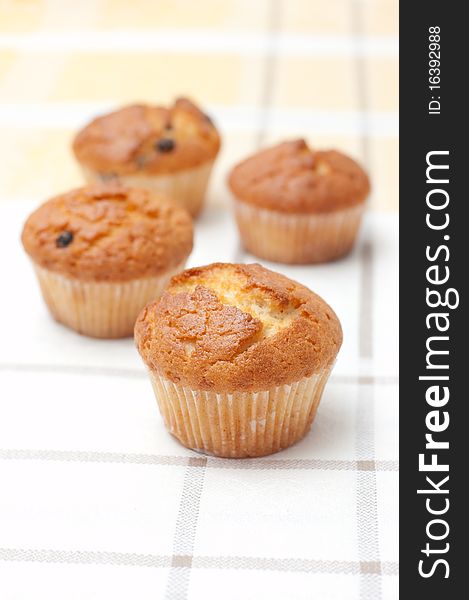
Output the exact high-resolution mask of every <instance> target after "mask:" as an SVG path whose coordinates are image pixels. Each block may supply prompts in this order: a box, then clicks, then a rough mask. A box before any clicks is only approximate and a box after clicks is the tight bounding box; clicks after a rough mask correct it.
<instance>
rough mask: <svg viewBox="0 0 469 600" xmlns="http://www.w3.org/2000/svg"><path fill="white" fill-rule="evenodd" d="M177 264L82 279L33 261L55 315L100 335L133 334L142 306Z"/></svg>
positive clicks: (84, 331)
mask: <svg viewBox="0 0 469 600" xmlns="http://www.w3.org/2000/svg"><path fill="white" fill-rule="evenodd" d="M184 265H185V261H184V262H183V263H181V264H180V265H179V266H178V267H176V268H174V269H171V270H170V271H167V272H165V273H164V274H161V275H159V276H158V277H147V278H142V279H134V280H131V281H124V282H102V281H96V282H95V281H80V280H79V279H71V278H69V277H66V276H64V275H62V274H60V273H55V272H53V271H50V270H48V269H44V268H43V267H40V266H38V265H36V264H34V269H35V271H36V275H37V278H38V280H39V285H40V287H41V291H42V295H43V297H44V300H45V302H46V304H47V306H48V308H49V310H50V312H51V314H52V316H53V317H54V318H55V319H56V320H57V321H59V322H60V323H62V324H63V325H66V326H67V327H70V328H71V329H74V330H75V331H78V333H82V334H84V335H88V336H91V337H97V338H120V337H127V336H131V335H133V330H134V325H135V321H136V319H137V316H138V314H139V312H140V310H141V309H142V308H143V307H144V306H145V304H147V303H148V302H150V301H151V300H154V299H156V298H158V297H159V296H160V295H161V293H162V291H163V289H164V288H165V287H166V285H167V283H168V282H169V280H170V278H171V277H172V276H173V275H175V274H176V273H179V272H180V271H182V270H183V269H184Z"/></svg>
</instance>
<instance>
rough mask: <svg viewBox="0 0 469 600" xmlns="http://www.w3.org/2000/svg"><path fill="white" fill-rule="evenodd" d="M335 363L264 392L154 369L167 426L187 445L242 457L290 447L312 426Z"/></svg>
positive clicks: (262, 454) (155, 386) (161, 409)
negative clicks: (179, 379)
mask: <svg viewBox="0 0 469 600" xmlns="http://www.w3.org/2000/svg"><path fill="white" fill-rule="evenodd" d="M330 371H331V368H328V369H325V370H323V371H321V372H320V373H316V374H314V375H311V376H310V377H305V378H303V379H301V380H300V381H297V382H295V383H292V384H291V385H280V386H277V387H273V388H271V389H270V390H266V391H261V392H235V393H231V394H229V393H216V392H207V391H202V390H193V389H190V388H188V387H184V386H182V385H179V384H177V383H173V382H172V381H169V380H168V379H166V378H164V377H162V376H161V375H159V374H158V373H157V372H156V371H153V370H150V378H151V382H152V385H153V389H154V392H155V395H156V398H157V401H158V405H159V408H160V412H161V414H162V416H163V419H164V422H165V425H166V428H167V429H168V431H169V432H170V433H172V434H173V435H174V436H175V437H176V438H177V439H178V440H179V441H180V442H181V443H182V444H183V445H184V446H186V447H188V448H191V449H192V450H196V451H198V452H203V453H206V454H210V455H214V456H220V457H227V458H244V457H255V456H265V455H267V454H272V453H274V452H278V451H279V450H282V449H283V448H288V447H289V446H291V445H292V444H295V443H296V442H298V441H299V440H301V439H302V438H303V437H304V436H305V435H306V433H307V432H308V431H309V429H310V427H311V424H312V422H313V420H314V417H315V415H316V411H317V408H318V405H319V401H320V400H321V396H322V392H323V389H324V386H325V384H326V381H327V379H328V377H329V374H330Z"/></svg>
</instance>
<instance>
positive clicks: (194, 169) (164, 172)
mask: <svg viewBox="0 0 469 600" xmlns="http://www.w3.org/2000/svg"><path fill="white" fill-rule="evenodd" d="M219 149H220V136H219V134H218V131H217V129H216V128H215V126H214V124H213V122H212V120H211V119H210V118H209V117H208V116H207V115H206V114H205V113H203V112H202V111H201V110H200V109H199V108H198V107H197V106H196V105H195V104H193V103H192V102H190V101H189V100H187V99H186V98H178V99H177V100H176V101H175V102H174V104H173V105H172V106H170V107H169V108H164V107H161V106H146V105H143V104H135V105H132V106H126V107H124V108H121V109H120V110H117V111H115V112H112V113H110V114H107V115H104V116H101V117H98V118H96V119H94V120H93V121H91V123H89V125H87V126H86V127H85V128H84V129H82V130H81V131H80V132H79V133H78V135H77V136H76V137H75V140H74V142H73V151H74V153H75V157H76V158H77V160H78V162H79V163H80V165H81V167H82V170H83V173H84V176H85V179H86V181H87V182H88V183H96V182H103V181H104V182H106V181H109V180H119V181H120V182H121V183H123V184H125V185H127V186H130V187H144V188H147V189H150V190H153V191H157V192H163V193H165V194H166V195H168V196H169V197H170V198H172V199H173V200H174V201H175V202H176V203H177V204H178V205H179V206H182V207H183V208H186V209H187V210H188V211H189V212H190V213H191V214H192V215H193V216H195V215H197V214H198V213H199V212H200V210H201V208H202V204H203V200H204V196H205V192H206V189H207V185H208V180H209V176H210V172H211V170H212V166H213V163H214V161H215V158H216V156H217V154H218V150H219Z"/></svg>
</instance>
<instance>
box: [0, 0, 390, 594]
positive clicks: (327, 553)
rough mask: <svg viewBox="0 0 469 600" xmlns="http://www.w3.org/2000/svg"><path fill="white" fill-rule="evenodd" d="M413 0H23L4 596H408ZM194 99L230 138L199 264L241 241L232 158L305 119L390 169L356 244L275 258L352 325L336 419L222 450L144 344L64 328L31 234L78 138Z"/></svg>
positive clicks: (0, 481) (8, 328)
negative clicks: (408, 43) (405, 28)
mask: <svg viewBox="0 0 469 600" xmlns="http://www.w3.org/2000/svg"><path fill="white" fill-rule="evenodd" d="M396 17H397V2H396V0H327V1H324V0H258V1H257V0H256V2H252V0H223V2H220V1H215V0H197V2H194V1H192V0H174V1H173V0H172V1H171V2H166V1H165V2H156V1H154V0H133V1H132V2H128V0H80V1H79V2H76V1H73V0H60V1H58V0H27V1H25V0H23V1H22V2H18V1H17V0H3V1H2V0H0V155H1V160H0V265H1V274H2V284H1V292H0V600H150V599H151V600H155V599H162V600H220V598H223V600H240V599H242V600H396V598H397V597H398V585H397V584H398V577H397V573H398V563H397V561H398V462H397V461H398V397H397V388H398V348H397V328H398V315H397V302H398V290H397V261H398V256H397V253H398V248H397V237H398V224H397V143H398V135H397V121H398V119H397V72H398V67H397V64H398V63H397V57H398V48H397V19H396ZM181 94H185V95H188V96H190V97H192V98H194V99H195V100H196V101H198V102H200V103H201V105H202V106H203V107H204V109H206V110H207V111H208V112H209V113H210V114H211V115H213V117H214V118H215V121H216V123H217V125H218V126H219V127H220V129H221V133H222V137H223V147H222V151H221V153H220V156H219V157H218V159H217V162H216V166H215V170H214V174H213V179H212V181H211V186H210V190H209V194H208V209H207V211H206V212H205V213H204V214H203V216H202V218H201V220H200V221H199V222H198V223H197V231H196V244H195V250H194V253H193V254H192V256H191V259H190V266H194V265H200V264H207V263H211V262H214V261H246V262H250V261H252V260H253V258H252V257H250V256H247V255H246V254H244V253H243V252H242V250H241V249H240V247H239V243H238V238H237V233H236V230H235V226H234V223H233V219H232V216H231V214H230V208H229V196H228V193H227V189H226V185H225V178H226V174H227V171H228V169H230V168H231V166H232V165H233V164H234V163H236V162H237V161H239V160H240V159H242V158H244V157H245V156H247V155H248V154H250V153H252V152H254V151H255V150H256V149H258V148H259V147H260V146H267V145H270V144H273V143H277V142H279V141H282V140H284V139H292V138H294V137H300V136H302V137H303V136H304V137H305V138H306V139H307V140H308V141H309V142H310V143H312V144H313V145H314V146H315V147H325V148H338V149H341V150H343V151H344V152H347V153H349V154H351V155H352V156H354V157H356V158H357V159H358V160H359V161H361V162H363V163H364V164H365V165H366V167H367V169H368V170H369V171H370V175H371V179H372V183H373V194H372V197H371V198H370V203H369V211H368V214H367V215H366V221H365V224H364V228H363V230H362V232H361V236H360V240H359V243H358V245H357V247H356V249H355V250H354V252H353V254H352V255H350V256H349V257H347V258H346V259H344V260H341V261H339V262H336V263H332V264H328V265H321V266H306V267H303V266H301V267H285V266H279V265H269V264H267V263H264V264H265V265H266V266H268V267H269V266H271V267H272V268H274V269H276V270H279V271H281V272H283V273H285V274H286V275H287V276H289V277H292V278H293V279H296V280H298V281H300V282H301V283H304V284H306V285H308V286H309V287H311V288H312V289H313V290H314V291H316V292H318V293H319V294H320V295H321V296H323V297H324V298H325V299H326V300H327V302H329V303H330V304H331V306H332V307H333V308H334V310H335V311H336V312H337V314H338V316H339V318H340V319H341V322H342V325H343V330H344V344H343V347H342V350H341V352H340V354H339V358H338V361H337V363H336V366H335V369H334V371H333V374H332V377H331V379H330V381H329V383H328V385H327V386H326V389H325V393H324V397H323V400H322V403H321V405H320V408H319V411H318V415H317V418H316V421H315V423H314V425H313V429H312V431H311V433H310V435H308V436H307V437H306V438H305V439H304V440H303V441H302V442H301V443H299V444H297V445H296V446H294V447H293V448H290V449H288V450H286V451H283V452H281V453H279V454H277V455H274V456H271V457H266V458H263V459H250V460H220V459H216V458H209V457H205V456H202V455H199V454H196V453H194V452H191V451H189V450H187V449H185V448H183V447H182V446H180V445H179V444H178V443H177V442H176V441H175V440H174V439H173V438H172V437H171V436H170V435H169V434H168V433H167V432H166V431H165V429H164V426H163V423H162V420H161V418H160V416H159V413H158V409H157V405H156V401H155V399H154V396H153V392H152V389H151V385H150V382H149V381H148V379H147V375H146V372H145V370H144V367H143V364H142V362H141V360H140V358H139V356H138V354H137V352H136V350H135V348H134V345H133V341H132V340H131V339H128V340H117V341H100V340H92V339H87V338H85V337H81V336H79V335H77V334H75V333H73V332H71V331H68V330H66V329H65V328H63V327H61V326H60V325H58V324H56V323H55V322H54V321H53V320H52V319H51V318H50V316H49V315H48V313H47V311H46V309H45V307H44V305H43V303H42V299H41V297H40V293H39V289H38V286H37V284H36V281H35V279H34V275H33V272H32V269H31V266H30V265H29V263H28V260H27V258H26V256H25V255H24V253H23V250H22V248H21V245H20V241H19V235H20V231H21V227H22V223H23V221H24V219H25V218H26V216H27V215H28V214H29V212H30V211H31V210H32V209H33V208H34V207H36V206H37V205H38V204H39V203H40V202H42V201H43V200H45V199H46V198H48V197H50V196H52V195H54V194H57V193H60V192H62V191H65V190H67V189H70V188H72V187H76V186H78V185H80V184H81V183H82V180H81V175H80V173H79V170H78V168H77V165H76V164H75V162H74V160H73V157H72V155H71V153H70V141H71V139H72V136H73V135H74V133H75V131H76V130H77V128H78V127H80V126H81V125H83V124H84V123H85V122H86V121H87V119H89V118H90V117H92V116H94V115H96V114H99V113H101V112H103V111H106V110H109V109H111V108H113V107H115V106H119V105H122V104H125V103H130V102H135V101H144V102H155V103H164V102H167V101H169V100H171V99H172V98H174V96H177V95H181Z"/></svg>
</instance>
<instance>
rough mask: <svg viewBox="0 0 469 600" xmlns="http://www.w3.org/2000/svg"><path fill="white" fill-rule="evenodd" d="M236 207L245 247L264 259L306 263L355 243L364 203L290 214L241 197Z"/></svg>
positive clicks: (342, 252)
mask: <svg viewBox="0 0 469 600" xmlns="http://www.w3.org/2000/svg"><path fill="white" fill-rule="evenodd" d="M234 208H235V215H236V221H237V223H238V229H239V233H240V236H241V240H242V242H243V244H244V246H245V248H246V249H247V250H248V251H249V252H251V253H252V254H254V255H255V256H258V257H259V258H263V259H265V260H269V261H273V262H279V263H289V264H307V263H319V262H326V261H330V260H334V259H336V258H339V257H340V256H343V255H345V254H347V253H348V252H349V251H350V250H351V249H352V247H353V245H354V243H355V240H356V237H357V234H358V230H359V228H360V223H361V219H362V215H363V211H364V204H360V205H358V206H354V207H352V208H347V209H343V210H340V211H334V212H333V213H325V214H314V215H308V214H301V215H299V214H289V213H281V212H279V211H274V210H270V209H265V208H259V207H256V206H252V205H250V204H248V203H246V202H242V201H240V200H238V199H235V200H234Z"/></svg>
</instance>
